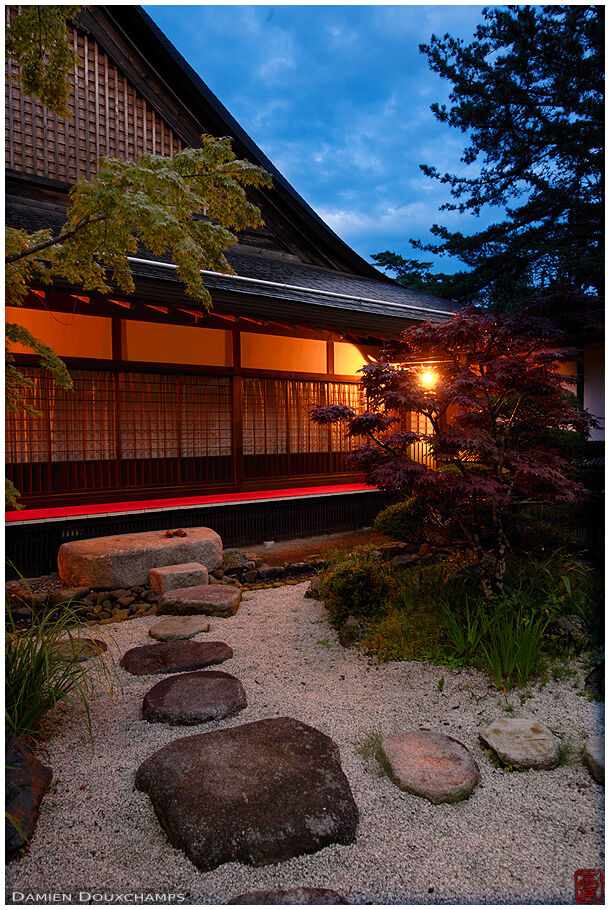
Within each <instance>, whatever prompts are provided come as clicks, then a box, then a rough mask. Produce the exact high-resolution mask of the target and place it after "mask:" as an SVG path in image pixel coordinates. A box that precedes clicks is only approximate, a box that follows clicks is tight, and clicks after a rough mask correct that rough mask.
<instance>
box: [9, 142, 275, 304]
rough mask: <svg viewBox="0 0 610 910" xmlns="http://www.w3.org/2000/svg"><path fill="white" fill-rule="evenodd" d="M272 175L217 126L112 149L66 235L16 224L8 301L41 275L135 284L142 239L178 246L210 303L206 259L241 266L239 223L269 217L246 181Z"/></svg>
mask: <svg viewBox="0 0 610 910" xmlns="http://www.w3.org/2000/svg"><path fill="white" fill-rule="evenodd" d="M270 184H271V178H270V177H269V175H268V174H267V173H266V171H264V170H263V169H262V168H260V167H257V166H256V165H254V164H252V163H251V162H249V161H241V160H239V159H237V158H236V157H235V155H234V153H233V151H232V149H231V142H230V140H229V139H215V138H213V137H212V136H202V137H201V148H198V149H190V148H187V149H183V150H182V151H181V152H178V153H177V154H175V155H174V156H173V157H172V158H165V157H163V156H162V155H144V156H142V158H141V159H140V161H139V162H138V163H137V164H134V163H133V162H130V161H122V160H120V159H118V158H104V157H102V158H101V159H100V162H99V166H98V173H97V176H96V177H95V179H94V180H84V179H82V180H79V181H78V182H77V183H76V185H75V186H74V188H73V190H72V193H71V197H70V200H71V205H70V208H69V210H68V215H67V220H66V224H65V226H64V228H63V229H62V231H61V232H60V234H59V235H58V236H57V237H52V236H51V235H50V232H48V231H39V232H38V233H37V234H35V235H27V234H26V233H25V232H24V231H18V230H15V229H12V228H10V229H8V231H7V241H6V248H7V256H6V262H7V303H9V304H10V305H13V306H14V305H15V304H19V303H20V302H21V299H22V298H23V295H24V294H25V293H26V292H27V288H28V287H29V286H30V285H31V282H32V280H33V278H34V277H38V278H39V279H40V280H41V281H43V282H45V283H50V282H51V281H53V280H55V279H62V280H64V281H67V282H68V283H69V284H70V285H72V286H79V287H82V288H84V290H87V291H97V292H99V293H102V294H104V293H108V292H110V290H111V285H114V286H116V287H118V288H120V290H121V291H123V292H124V293H127V294H130V293H132V292H133V290H134V283H133V278H132V275H131V270H130V266H129V259H128V257H129V256H130V255H132V256H133V255H135V254H136V253H137V250H138V241H140V242H141V243H142V244H143V245H144V246H145V248H146V249H147V250H149V251H150V252H151V253H152V254H153V255H156V256H164V255H165V256H169V258H170V259H171V260H172V261H173V262H175V263H176V264H177V267H178V272H179V274H180V277H181V278H182V280H183V281H184V283H185V287H186V292H187V293H188V294H189V295H190V296H192V297H194V298H195V299H197V300H199V301H200V302H201V303H202V304H203V305H204V307H205V308H206V309H209V306H210V295H209V292H208V291H207V289H206V288H205V287H204V284H203V281H202V277H201V275H200V269H211V270H212V271H218V272H225V273H231V272H232V271H233V270H232V268H231V267H230V265H229V263H228V262H227V260H226V258H225V256H224V250H226V248H227V247H228V246H229V245H230V244H232V243H235V241H236V240H237V238H236V236H235V235H234V234H233V233H232V231H233V230H237V231H240V230H243V229H244V228H246V227H258V226H260V225H261V224H262V219H261V215H260V210H259V209H258V208H257V207H256V206H255V205H253V204H252V203H250V202H249V201H248V199H247V197H246V192H245V189H244V187H248V186H255V187H259V186H270ZM203 213H205V217H204V214H203ZM109 282H110V283H109Z"/></svg>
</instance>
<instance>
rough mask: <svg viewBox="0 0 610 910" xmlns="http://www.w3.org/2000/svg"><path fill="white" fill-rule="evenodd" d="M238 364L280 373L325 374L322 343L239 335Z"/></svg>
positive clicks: (245, 333) (283, 336)
mask: <svg viewBox="0 0 610 910" xmlns="http://www.w3.org/2000/svg"><path fill="white" fill-rule="evenodd" d="M241 365H242V367H244V368H245V369H251V370H277V371H278V372H280V373H326V342H325V341H317V340H316V339H310V338H290V337H289V336H285V335H259V334H256V333H254V332H241Z"/></svg>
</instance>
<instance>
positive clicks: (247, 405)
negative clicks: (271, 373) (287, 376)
mask: <svg viewBox="0 0 610 910" xmlns="http://www.w3.org/2000/svg"><path fill="white" fill-rule="evenodd" d="M242 407H243V411H242V421H243V447H244V455H277V454H282V453H285V452H286V451H287V448H288V416H287V415H288V404H287V388H286V380H282V379H244V382H243V396H242Z"/></svg>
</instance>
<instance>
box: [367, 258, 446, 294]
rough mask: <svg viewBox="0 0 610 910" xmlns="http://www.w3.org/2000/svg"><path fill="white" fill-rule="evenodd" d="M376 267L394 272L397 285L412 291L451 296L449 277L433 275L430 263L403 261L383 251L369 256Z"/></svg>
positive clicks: (439, 274) (414, 260)
mask: <svg viewBox="0 0 610 910" xmlns="http://www.w3.org/2000/svg"><path fill="white" fill-rule="evenodd" d="M371 259H373V260H374V261H375V262H376V264H377V265H378V266H381V268H382V269H385V270H386V272H394V273H395V275H396V281H397V282H398V284H402V285H403V287H406V288H409V289H410V290H412V291H420V292H421V293H423V294H432V295H434V296H436V297H445V298H450V297H451V295H452V289H451V275H444V274H442V273H436V274H435V273H433V272H431V271H430V269H431V267H432V263H431V262H419V261H418V260H417V259H405V258H404V257H403V256H401V255H399V254H398V253H392V252H390V250H384V252H383V253H373V254H372V255H371Z"/></svg>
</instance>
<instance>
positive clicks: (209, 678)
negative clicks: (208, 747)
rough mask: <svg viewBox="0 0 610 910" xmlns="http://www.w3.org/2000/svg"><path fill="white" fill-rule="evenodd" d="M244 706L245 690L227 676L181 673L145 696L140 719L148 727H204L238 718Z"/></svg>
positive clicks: (220, 673)
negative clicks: (200, 725)
mask: <svg viewBox="0 0 610 910" xmlns="http://www.w3.org/2000/svg"><path fill="white" fill-rule="evenodd" d="M247 704H248V702H247V700H246V693H245V691H244V687H243V686H242V684H241V683H240V681H239V680H238V679H236V678H235V676H231V674H230V673H223V672H222V671H220V670H210V671H208V672H203V673H202V672H199V673H181V674H180V675H178V676H172V677H170V678H169V679H162V680H161V682H158V683H157V685H156V686H153V687H152V689H151V690H150V691H149V692H147V694H146V695H145V696H144V703H143V706H142V716H143V717H144V718H145V719H146V720H149V721H150V722H151V723H161V724H175V725H177V724H188V725H191V724H203V723H205V722H206V721H209V720H222V719H223V718H224V717H230V716H231V715H232V714H237V712H238V711H242V710H243V709H244V708H245V707H246V706H247Z"/></svg>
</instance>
